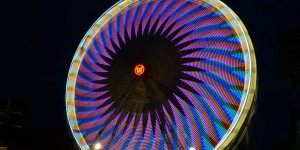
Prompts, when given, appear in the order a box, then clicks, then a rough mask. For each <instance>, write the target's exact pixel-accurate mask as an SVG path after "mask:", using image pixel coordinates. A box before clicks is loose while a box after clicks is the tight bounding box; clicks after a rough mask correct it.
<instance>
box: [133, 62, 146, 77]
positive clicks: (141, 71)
mask: <svg viewBox="0 0 300 150" xmlns="http://www.w3.org/2000/svg"><path fill="white" fill-rule="evenodd" d="M144 72H145V66H144V65H142V64H138V65H136V66H135V67H134V73H135V74H136V75H138V76H140V75H142V74H144Z"/></svg>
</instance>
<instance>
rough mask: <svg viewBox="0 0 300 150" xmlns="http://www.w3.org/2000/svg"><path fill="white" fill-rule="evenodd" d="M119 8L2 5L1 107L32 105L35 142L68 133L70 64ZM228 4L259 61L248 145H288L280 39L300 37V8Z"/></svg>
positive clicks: (271, 1)
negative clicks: (95, 27) (97, 24)
mask: <svg viewBox="0 0 300 150" xmlns="http://www.w3.org/2000/svg"><path fill="white" fill-rule="evenodd" d="M115 2H116V0H93V1H62V0H60V1H59V0H56V1H55V0H43V1H9V2H8V1H6V2H5V3H4V5H3V3H2V2H1V3H2V4H1V6H0V7H1V8H0V17H1V18H0V31H1V32H0V33H1V39H2V40H1V48H0V58H1V60H0V68H1V78H0V79H1V82H0V83H1V84H0V99H7V97H8V95H9V93H12V97H13V99H14V100H15V101H22V102H24V103H25V104H26V105H27V110H28V111H27V122H26V132H27V133H28V134H30V136H32V137H37V136H38V135H39V134H40V133H41V132H44V131H46V130H48V129H50V128H60V129H63V130H65V131H67V130H68V128H67V121H66V112H65V99H64V96H65V95H64V94H65V84H66V79H67V74H68V69H69V66H70V64H71V60H72V58H73V55H74V53H75V50H76V48H77V46H78V44H79V42H80V41H81V39H82V37H83V36H84V34H85V33H86V31H87V30H88V29H89V27H90V26H91V25H92V24H93V23H94V21H95V20H96V19H97V18H98V17H99V16H100V15H101V14H102V13H103V12H104V11H105V10H106V9H108V8H109V7H110V6H111V5H113V4H114V3H115ZM223 2H225V3H226V4H227V5H228V6H229V7H231V9H233V10H234V11H235V12H236V13H237V14H238V16H239V17H240V18H241V19H242V21H243V22H244V24H245V26H246V27H247V29H248V32H249V34H250V36H251V39H252V42H253V45H254V48H255V52H256V56H257V63H258V78H259V101H258V105H259V106H258V111H257V114H256V116H255V117H254V119H255V120H254V125H253V126H254V127H253V128H255V130H254V129H252V130H250V131H251V134H250V138H252V139H253V143H254V145H255V147H256V148H262V149H263V148H267V147H269V145H270V144H271V145H272V144H274V143H276V141H277V142H279V143H280V142H282V143H285V142H287V141H289V140H290V139H291V137H292V136H291V134H290V133H289V131H290V130H289V127H290V126H289V124H292V123H293V120H294V118H291V117H287V116H290V114H291V113H290V110H291V107H292V105H293V103H292V102H291V101H292V100H291V99H292V98H291V94H290V91H289V88H288V84H287V80H286V75H285V73H284V71H285V70H284V65H283V62H282V56H281V53H280V50H279V48H278V43H277V37H278V35H280V34H281V33H286V32H298V33H299V29H300V21H299V15H300V14H299V7H298V6H299V5H297V4H296V1H295V2H293V1H286V2H285V1H279V0H238V1H237V0H226V1H225V0H224V1H223ZM287 2H288V3H287ZM2 42H3V43H2ZM295 51H296V50H291V52H295ZM299 64H300V63H299ZM278 91H281V94H280V92H278ZM272 93H277V94H278V93H279V95H277V96H276V95H275V96H274V94H273V95H272ZM298 93H299V92H298ZM280 96H281V98H280ZM298 97H299V96H298ZM283 100H284V101H283ZM274 103H275V104H274ZM281 108H282V109H281ZM297 108H298V109H300V107H299V105H298V106H297ZM283 122H284V123H283ZM274 141H275V142H274Z"/></svg>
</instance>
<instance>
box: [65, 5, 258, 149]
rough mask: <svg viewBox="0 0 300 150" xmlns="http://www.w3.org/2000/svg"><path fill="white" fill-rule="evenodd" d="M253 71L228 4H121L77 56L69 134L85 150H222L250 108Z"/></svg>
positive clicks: (72, 71) (71, 77)
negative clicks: (99, 144)
mask: <svg viewBox="0 0 300 150" xmlns="http://www.w3.org/2000/svg"><path fill="white" fill-rule="evenodd" d="M141 64H143V65H141ZM145 68H147V70H146V69H145ZM133 70H134V71H133ZM255 70H256V63H255V56H254V51H253V47H252V44H251V40H250V38H249V36H248V34H247V31H246V29H245V27H244V26H243V24H242V23H241V21H240V20H239V18H238V17H237V16H236V15H235V14H234V13H233V12H232V11H231V10H230V9H229V8H228V7H227V6H226V5H225V4H223V3H222V2H220V1H218V0H197V1H195V0H124V1H120V2H119V3H117V4H115V5H114V6H113V7H112V8H111V9H109V10H108V11H107V12H105V13H104V14H103V15H102V16H101V17H100V18H99V19H98V20H97V21H96V23H95V24H94V25H93V26H92V27H91V29H90V30H89V32H88V33H87V34H86V36H85V37H84V39H83V40H82V42H81V43H80V45H79V47H78V50H77V52H76V54H75V57H74V59H73V62H72V65H71V68H70V71H69V76H68V82H67V93H66V101H67V115H68V119H69V124H70V128H71V130H72V133H73V135H74V138H75V140H76V141H77V143H78V145H79V146H80V147H81V148H82V149H90V148H93V146H94V145H95V144H96V145H97V143H101V148H102V149H218V148H220V149H224V148H226V147H227V146H228V145H229V143H230V142H231V141H233V140H234V139H235V138H236V135H237V133H239V129H240V128H241V127H242V126H243V124H244V122H245V119H246V118H247V117H248V114H249V112H250V108H251V105H252V102H253V96H254V92H255V87H256V71H255Z"/></svg>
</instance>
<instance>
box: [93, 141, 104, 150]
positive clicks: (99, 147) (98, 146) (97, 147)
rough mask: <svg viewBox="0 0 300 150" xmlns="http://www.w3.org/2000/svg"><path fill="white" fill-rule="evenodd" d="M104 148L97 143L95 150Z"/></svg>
mask: <svg viewBox="0 0 300 150" xmlns="http://www.w3.org/2000/svg"><path fill="white" fill-rule="evenodd" d="M101 148H102V145H101V144H100V143H96V144H95V145H94V149H95V150H99V149H101Z"/></svg>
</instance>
